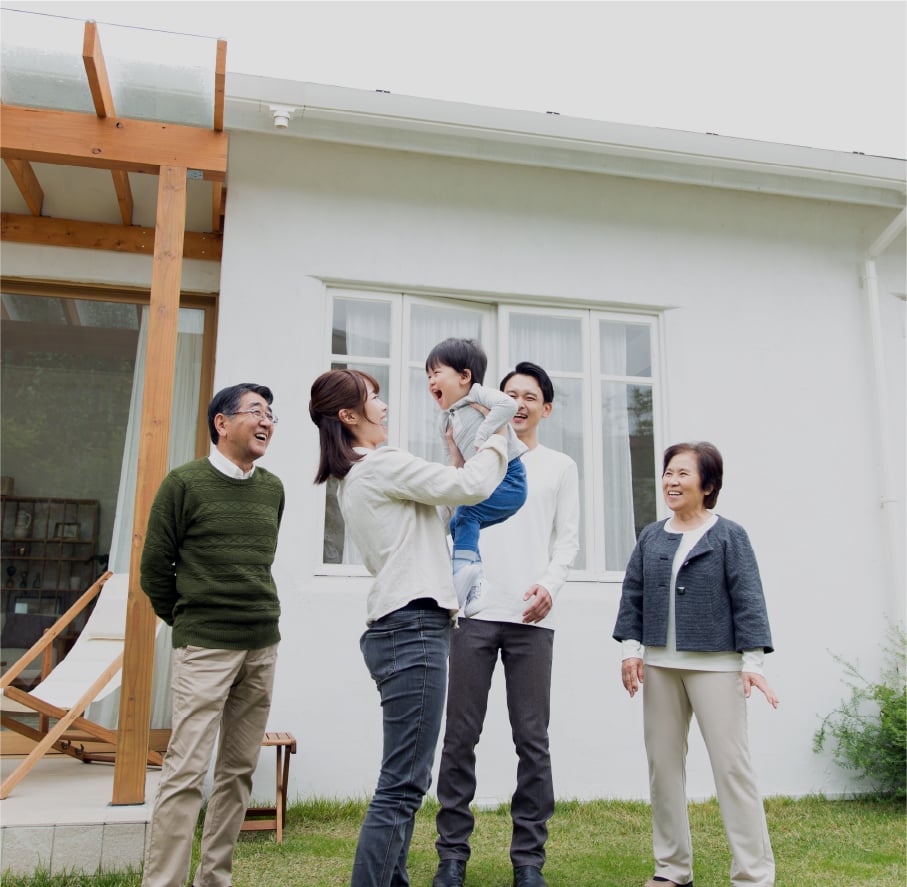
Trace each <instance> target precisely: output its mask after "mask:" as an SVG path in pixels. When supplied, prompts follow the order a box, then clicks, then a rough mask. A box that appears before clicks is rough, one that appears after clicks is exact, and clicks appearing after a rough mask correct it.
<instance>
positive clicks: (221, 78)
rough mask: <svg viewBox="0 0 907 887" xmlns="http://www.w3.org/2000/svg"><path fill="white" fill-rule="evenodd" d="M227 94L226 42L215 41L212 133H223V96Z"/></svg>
mask: <svg viewBox="0 0 907 887" xmlns="http://www.w3.org/2000/svg"><path fill="white" fill-rule="evenodd" d="M226 92H227V41H226V40H218V41H217V59H216V61H215V63H214V131H215V132H223V131H224V96H225V95H226Z"/></svg>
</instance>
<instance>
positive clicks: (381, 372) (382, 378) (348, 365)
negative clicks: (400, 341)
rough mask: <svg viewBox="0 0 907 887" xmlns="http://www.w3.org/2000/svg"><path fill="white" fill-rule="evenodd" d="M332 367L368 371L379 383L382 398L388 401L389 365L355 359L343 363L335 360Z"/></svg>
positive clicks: (361, 371)
mask: <svg viewBox="0 0 907 887" xmlns="http://www.w3.org/2000/svg"><path fill="white" fill-rule="evenodd" d="M331 369H332V370H359V372H360V373H368V374H369V375H370V376H371V377H372V378H373V379H374V380H375V381H376V382H377V383H378V388H379V392H380V394H379V396H380V397H381V400H383V401H384V402H385V403H387V401H388V397H389V396H390V395H389V394H388V390H389V388H390V383H389V382H388V373H389V369H388V367H386V366H382V365H380V364H376V363H360V362H357V361H355V360H350V361H343V362H342V363H341V362H339V361H336V360H335V361H332V363H331ZM388 407H390V404H388Z"/></svg>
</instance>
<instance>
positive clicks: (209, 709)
mask: <svg viewBox="0 0 907 887" xmlns="http://www.w3.org/2000/svg"><path fill="white" fill-rule="evenodd" d="M276 663H277V645H276V644H275V645H273V646H271V647H265V648H264V649H262V650H211V649H207V648H205V647H179V648H177V649H176V650H174V651H173V681H172V688H173V733H172V735H171V738H170V745H169V746H168V748H167V754H166V756H165V758H164V766H163V771H162V774H161V781H160V784H159V785H158V790H157V796H156V798H155V802H154V812H153V813H152V818H151V835H150V839H149V841H148V846H147V848H146V850H145V868H144V873H143V876H142V887H183V885H184V884H185V883H186V878H187V877H188V875H189V865H190V862H191V860H192V839H193V835H194V833H195V823H196V820H197V819H198V813H199V810H200V809H201V804H202V785H203V783H204V780H205V775H206V773H207V772H208V765H209V764H210V762H211V754H212V752H213V750H214V742H215V738H216V737H217V735H218V731H220V741H219V743H218V748H217V760H216V761H215V764H214V784H213V787H212V789H211V796H210V797H209V799H208V809H207V812H206V813H205V826H204V830H203V832H202V846H201V857H200V859H199V864H198V869H197V870H196V872H195V881H194V884H195V887H229V885H230V884H231V882H232V873H233V849H234V847H235V845H236V839H237V837H238V836H239V830H240V828H241V826H242V823H243V819H244V818H245V813H246V808H247V807H248V804H249V795H250V793H251V790H252V774H253V773H254V771H255V767H256V765H257V764H258V756H259V754H260V752H261V740H262V737H263V736H264V733H265V729H266V727H267V721H268V712H269V711H270V708H271V693H272V690H273V686H274V668H275V665H276Z"/></svg>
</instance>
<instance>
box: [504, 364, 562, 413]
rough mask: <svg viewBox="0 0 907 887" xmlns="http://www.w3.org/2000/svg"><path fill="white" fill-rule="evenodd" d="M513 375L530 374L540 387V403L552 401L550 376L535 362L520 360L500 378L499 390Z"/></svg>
mask: <svg viewBox="0 0 907 887" xmlns="http://www.w3.org/2000/svg"><path fill="white" fill-rule="evenodd" d="M513 376H532V378H533V379H535V381H536V382H538V383H539V388H541V389H542V403H554V385H553V384H552V383H551V377H550V376H549V375H548V373H546V372H545V371H544V370H543V369H542V368H541V367H540V366H539V365H538V364H537V363H531V362H530V361H528V360H522V361H520V362H519V363H518V364H517V365H516V366H515V367H514V368H513V369H512V370H511V371H510V372H509V373H508V374H507V375H506V376H504V378H503V379H501V391H503V390H504V386H505V385H506V384H507V383H508V382H509V381H510V380H511V378H512V377H513Z"/></svg>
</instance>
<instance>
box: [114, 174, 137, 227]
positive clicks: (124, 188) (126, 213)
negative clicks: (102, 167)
mask: <svg viewBox="0 0 907 887" xmlns="http://www.w3.org/2000/svg"><path fill="white" fill-rule="evenodd" d="M110 174H111V175H112V176H113V187H114V190H115V191H116V192H117V204H118V206H119V207H120V218H121V219H122V220H123V224H124V225H131V224H132V210H133V206H134V204H133V200H132V188H131V187H130V186H129V173H128V172H126V170H124V169H112V170H110Z"/></svg>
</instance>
